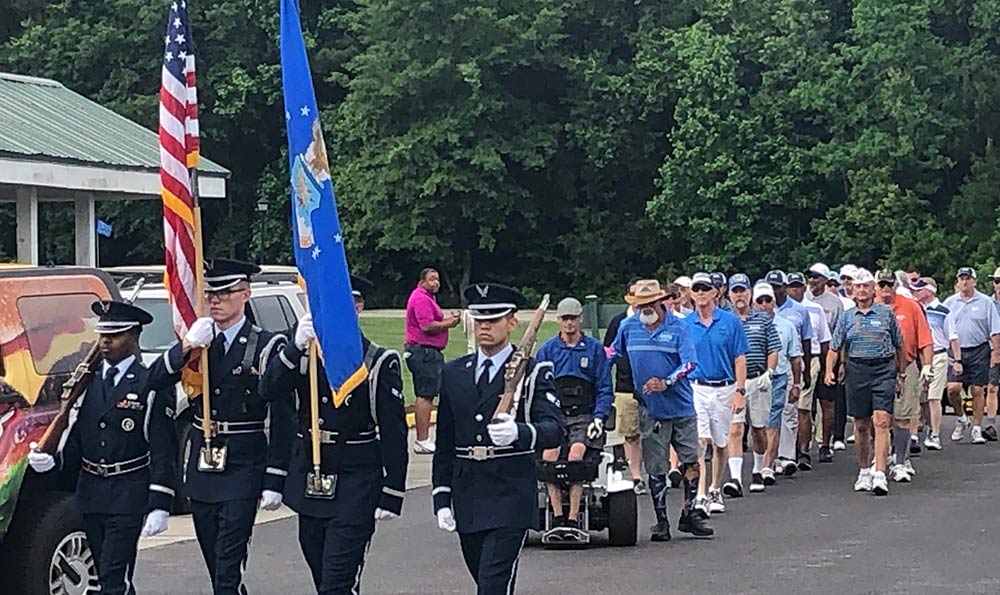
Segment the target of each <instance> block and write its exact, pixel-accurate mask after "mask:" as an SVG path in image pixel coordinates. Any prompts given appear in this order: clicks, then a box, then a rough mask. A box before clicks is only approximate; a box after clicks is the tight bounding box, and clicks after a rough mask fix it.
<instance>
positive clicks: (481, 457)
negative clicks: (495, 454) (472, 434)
mask: <svg viewBox="0 0 1000 595" xmlns="http://www.w3.org/2000/svg"><path fill="white" fill-rule="evenodd" d="M490 450H491V449H490V447H489V446H473V447H472V448H471V449H469V456H470V457H471V458H472V460H473V461H485V460H486V459H488V458H490Z"/></svg>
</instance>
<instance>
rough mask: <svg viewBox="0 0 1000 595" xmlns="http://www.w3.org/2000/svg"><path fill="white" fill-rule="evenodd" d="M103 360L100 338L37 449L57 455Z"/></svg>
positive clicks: (67, 389)
mask: <svg viewBox="0 0 1000 595" xmlns="http://www.w3.org/2000/svg"><path fill="white" fill-rule="evenodd" d="M145 283H146V280H145V279H142V278H140V279H139V281H138V282H137V283H136V284H135V288H134V289H133V290H132V294H131V295H129V296H128V298H126V299H125V303H126V304H131V303H132V302H134V301H135V298H137V297H138V296H139V291H140V290H142V286H143V285H144V284H145ZM101 361H102V358H101V342H100V341H99V340H98V341H94V344H93V345H91V346H90V351H88V352H87V355H85V356H84V357H83V361H81V362H80V364H79V365H77V367H76V369H75V370H73V374H72V375H71V376H70V377H69V380H67V381H66V382H64V383H63V386H62V394H60V395H59V413H57V414H56V416H55V418H54V419H53V420H52V422H51V423H49V427H48V428H46V430H45V433H44V434H42V438H41V440H39V441H38V444H37V447H36V448H35V450H37V451H39V452H44V453H45V454H50V455H52V456H55V454H56V453H57V452H58V451H59V442H60V441H62V435H63V433H64V432H66V428H67V427H69V413H70V411H71V410H72V409H73V405H75V404H76V402H77V400H79V398H80V396H81V395H82V394H83V393H84V392H86V390H87V387H88V386H90V381H91V380H92V379H93V378H94V371H95V370H96V369H97V366H98V365H100V363H101Z"/></svg>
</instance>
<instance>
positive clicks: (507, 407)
mask: <svg viewBox="0 0 1000 595" xmlns="http://www.w3.org/2000/svg"><path fill="white" fill-rule="evenodd" d="M548 307H549V294H545V296H544V297H542V303H541V304H540V305H539V306H538V309H536V310H535V315H534V316H533V317H532V318H531V322H529V323H528V328H526V329H524V337H522V338H521V344H520V345H518V347H517V350H516V351H514V355H512V356H510V361H508V362H507V366H506V369H505V370H504V374H503V394H502V395H500V404H498V405H497V409H496V411H495V412H494V413H493V421H497V417H498V416H499V415H500V414H501V413H508V414H509V413H512V412H513V410H514V408H515V405H516V404H517V389H518V385H519V384H520V383H521V381H522V380H523V379H524V374H525V372H527V370H528V359H530V358H531V352H532V351H534V350H535V339H536V338H537V335H538V329H539V328H540V327H541V326H542V322H543V321H544V320H545V310H546V309H548Z"/></svg>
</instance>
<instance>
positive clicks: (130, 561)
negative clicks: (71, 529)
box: [83, 514, 143, 595]
mask: <svg viewBox="0 0 1000 595" xmlns="http://www.w3.org/2000/svg"><path fill="white" fill-rule="evenodd" d="M142 524H143V515H141V514H138V515H137V514H85V515H83V532H84V533H86V534H87V543H89V544H90V551H91V552H93V554H94V562H95V563H96V564H97V577H98V581H100V583H101V595H134V594H135V588H134V587H133V586H132V573H133V572H134V571H135V550H136V547H137V546H138V544H139V534H140V533H142Z"/></svg>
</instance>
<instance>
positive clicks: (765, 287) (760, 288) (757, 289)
mask: <svg viewBox="0 0 1000 595" xmlns="http://www.w3.org/2000/svg"><path fill="white" fill-rule="evenodd" d="M762 295H768V296H771V299H774V290H773V289H771V284H770V283H764V282H759V283H757V284H756V285H754V286H753V299H755V300H756V299H757V298H759V297H761V296H762Z"/></svg>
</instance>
